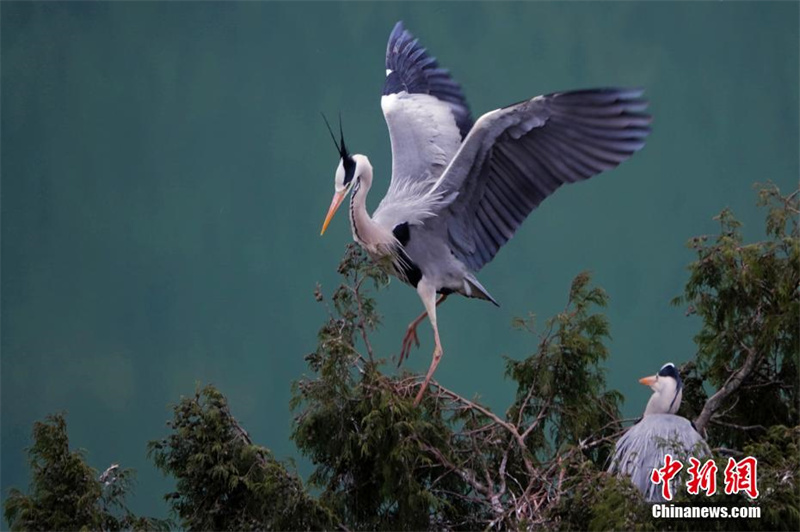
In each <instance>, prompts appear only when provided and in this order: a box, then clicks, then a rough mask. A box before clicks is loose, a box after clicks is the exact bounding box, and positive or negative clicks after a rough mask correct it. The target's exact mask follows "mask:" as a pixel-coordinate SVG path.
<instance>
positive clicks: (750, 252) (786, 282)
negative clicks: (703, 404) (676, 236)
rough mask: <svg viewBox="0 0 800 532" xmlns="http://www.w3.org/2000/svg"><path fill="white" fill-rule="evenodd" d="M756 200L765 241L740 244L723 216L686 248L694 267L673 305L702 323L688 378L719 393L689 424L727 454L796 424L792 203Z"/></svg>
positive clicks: (797, 280) (797, 326)
mask: <svg viewBox="0 0 800 532" xmlns="http://www.w3.org/2000/svg"><path fill="white" fill-rule="evenodd" d="M758 194H759V204H760V205H763V206H765V207H767V209H768V212H767V217H766V228H765V230H766V231H765V232H766V237H767V238H766V239H765V240H763V241H760V242H754V243H749V244H747V243H745V242H744V239H743V237H742V234H741V231H740V226H741V224H740V223H739V222H738V221H737V220H736V219H735V218H734V216H733V213H732V212H731V211H730V210H728V209H725V210H723V211H722V212H721V213H720V214H719V216H717V217H716V218H715V220H718V221H719V223H720V232H719V234H718V235H716V236H714V237H709V236H701V237H695V238H693V239H691V240H690V241H689V247H691V248H692V249H694V250H695V251H696V252H697V260H696V261H695V262H693V263H692V264H690V265H689V271H690V276H689V281H688V282H687V284H686V289H685V295H684V296H682V297H680V298H676V299H675V301H674V302H675V303H676V304H686V305H688V310H687V313H689V314H696V315H698V316H699V317H700V318H701V319H702V328H701V329H700V332H699V333H698V334H697V336H696V337H695V341H696V343H697V346H698V353H697V363H696V371H697V373H696V377H697V378H698V379H700V380H702V381H704V382H708V383H710V384H711V385H713V386H714V387H715V388H717V389H718V390H721V391H722V393H720V394H719V395H718V396H717V398H714V397H712V398H711V400H710V401H709V404H708V407H709V408H707V409H706V412H705V415H704V414H703V413H698V418H697V419H698V421H696V423H697V424H698V427H700V428H701V429H702V428H707V429H708V431H709V432H708V433H709V438H710V439H712V440H715V441H716V442H718V444H720V445H726V446H731V447H735V448H741V447H742V446H743V445H745V444H747V443H748V442H750V441H753V439H754V438H757V437H759V436H761V435H763V434H764V432H765V431H766V430H767V428H768V427H769V426H772V425H779V424H783V425H788V426H796V425H798V424H799V423H800V415H799V412H798V401H800V379H798V369H800V366H799V365H798V357H800V354H799V353H798V345H800V297H798V296H799V295H800V292H798V287H800V226H799V225H798V213H800V210H799V207H800V205H799V204H798V200H799V199H800V196H799V195H798V192H795V193H793V194H791V195H790V196H786V197H784V196H782V195H781V193H780V191H779V190H778V188H777V187H776V186H775V185H771V184H768V185H759V191H758ZM737 390H738V392H737ZM734 392H736V393H734ZM712 409H713V410H714V411H715V412H719V413H718V414H715V415H713V416H711V415H710V410H712ZM722 412H724V414H722Z"/></svg>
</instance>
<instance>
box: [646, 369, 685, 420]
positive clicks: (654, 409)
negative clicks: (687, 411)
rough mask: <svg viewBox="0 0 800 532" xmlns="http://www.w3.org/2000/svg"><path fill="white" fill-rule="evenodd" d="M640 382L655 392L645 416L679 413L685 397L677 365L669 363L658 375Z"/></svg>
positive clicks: (648, 403)
mask: <svg viewBox="0 0 800 532" xmlns="http://www.w3.org/2000/svg"><path fill="white" fill-rule="evenodd" d="M639 382H640V383H642V384H644V385H647V386H649V387H650V388H651V389H652V390H653V395H652V396H651V397H650V400H649V401H648V402H647V408H646V409H645V411H644V415H648V414H674V413H676V412H677V411H678V408H679V407H680V406H681V398H682V397H683V381H681V376H680V375H679V374H678V369H677V368H676V367H675V364H673V363H672V362H667V363H666V364H664V365H663V366H661V369H660V370H658V373H656V374H655V375H651V376H650V377H643V378H641V379H639Z"/></svg>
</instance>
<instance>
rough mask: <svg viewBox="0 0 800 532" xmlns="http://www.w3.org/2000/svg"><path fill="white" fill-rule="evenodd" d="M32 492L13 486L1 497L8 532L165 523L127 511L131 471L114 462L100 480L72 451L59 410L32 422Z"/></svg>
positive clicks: (162, 525) (161, 526)
mask: <svg viewBox="0 0 800 532" xmlns="http://www.w3.org/2000/svg"><path fill="white" fill-rule="evenodd" d="M28 457H29V462H30V466H31V475H32V481H31V489H30V494H27V495H26V494H24V493H22V492H21V491H19V490H17V489H14V488H12V489H11V490H10V493H9V497H8V499H7V500H6V501H5V518H6V521H8V524H9V526H10V528H11V530H100V529H102V530H127V529H137V530H142V529H165V528H167V526H168V523H167V522H163V521H159V520H155V519H146V518H140V517H136V516H135V515H133V514H132V513H131V512H129V511H128V509H127V507H126V506H125V495H126V493H127V492H128V491H129V490H130V487H131V484H132V481H133V473H132V471H131V470H129V469H120V468H119V466H117V465H113V466H111V467H110V468H108V470H106V472H105V473H103V475H102V476H100V478H98V473H97V471H96V470H95V469H93V468H92V467H90V466H89V465H88V464H87V463H86V460H85V458H84V454H83V452H81V451H70V449H69V438H68V436H67V423H66V420H65V419H64V416H63V415H62V414H56V415H52V416H48V417H47V419H46V420H45V421H37V422H36V423H34V425H33V445H32V446H31V447H30V448H29V449H28Z"/></svg>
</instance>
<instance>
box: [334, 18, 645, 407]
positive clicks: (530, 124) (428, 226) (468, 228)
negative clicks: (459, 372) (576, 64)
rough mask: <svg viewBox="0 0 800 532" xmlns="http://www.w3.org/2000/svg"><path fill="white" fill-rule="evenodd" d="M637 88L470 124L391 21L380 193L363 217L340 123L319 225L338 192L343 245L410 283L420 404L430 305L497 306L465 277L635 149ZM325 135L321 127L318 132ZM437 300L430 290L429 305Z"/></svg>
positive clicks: (579, 94) (359, 170) (639, 126)
mask: <svg viewBox="0 0 800 532" xmlns="http://www.w3.org/2000/svg"><path fill="white" fill-rule="evenodd" d="M642 93H643V91H642V90H640V89H620V88H605V89H590V90H581V91H574V92H562V93H554V94H548V95H545V96H537V97H535V98H531V99H529V100H524V101H522V102H520V103H516V104H513V105H509V106H507V107H503V108H501V109H496V110H494V111H490V112H488V113H486V114H484V115H483V116H481V117H480V118H479V119H478V120H477V121H476V122H473V120H472V117H471V114H470V110H469V106H468V104H467V101H466V99H465V98H464V94H463V93H462V91H461V87H460V86H459V84H458V83H456V82H455V81H453V79H452V78H451V77H450V75H449V72H448V71H447V70H445V69H443V68H440V67H439V65H438V63H437V61H436V59H435V58H434V57H432V56H431V55H429V54H428V53H427V51H426V49H425V48H423V47H422V46H421V45H420V44H419V42H418V40H417V39H415V38H414V37H413V36H412V35H411V34H410V33H409V32H408V31H407V30H406V29H405V28H404V27H403V24H402V22H398V23H397V25H395V27H394V29H393V30H392V33H391V35H390V36H389V44H388V46H387V49H386V81H385V83H384V86H383V96H382V97H381V108H382V109H383V114H384V117H385V119H386V124H387V125H388V127H389V135H390V137H391V145H392V179H391V183H390V184H389V190H388V191H387V193H386V196H385V197H384V198H383V200H382V201H381V203H380V205H378V208H377V209H376V210H375V212H374V213H373V215H372V217H370V215H369V214H368V213H367V208H366V197H367V193H368V192H369V189H370V188H371V186H372V177H373V174H372V165H371V164H370V162H369V159H367V157H365V156H364V155H358V154H356V155H351V154H350V152H349V151H348V150H347V147H346V146H345V142H344V135H343V134H342V131H341V122H340V124H339V127H340V130H339V142H338V143H337V142H336V139H335V137H334V135H333V131H331V136H332V137H334V143H336V144H337V149H338V150H339V155H340V161H339V166H338V168H337V169H336V174H335V185H334V187H335V193H334V195H333V200H332V201H331V205H330V209H329V210H328V214H327V216H326V217H325V221H324V223H323V225H322V232H321V234H322V233H324V232H325V229H327V227H328V224H329V223H330V221H331V219H332V218H333V215H334V213H335V212H336V210H337V209H338V208H339V206H340V205H341V204H342V202H343V201H344V199H345V197H346V196H347V194H348V193H352V195H351V198H350V222H351V225H352V229H353V238H354V240H355V241H356V242H358V243H359V244H360V245H361V247H363V248H364V249H365V250H366V251H367V253H368V254H369V255H370V257H371V258H372V259H373V260H375V261H376V262H378V263H379V264H381V265H383V266H384V267H385V268H386V269H387V270H388V272H389V273H390V274H392V275H395V276H397V277H398V278H399V279H400V280H402V281H403V282H405V283H407V284H409V285H411V286H412V287H414V288H416V290H417V293H418V294H419V297H420V298H421V299H422V303H423V305H424V306H425V312H424V313H422V314H421V315H420V316H419V317H418V318H417V319H416V320H414V321H413V322H411V324H410V325H409V326H408V329H407V331H406V334H405V337H404V338H403V345H402V349H401V352H400V357H399V361H400V362H402V360H403V358H404V357H406V356H407V355H408V353H409V351H410V349H411V344H412V342H414V343H416V344H417V345H419V340H418V339H417V334H416V328H417V325H418V324H419V323H420V322H421V321H422V320H423V319H424V318H425V316H426V315H427V317H428V319H429V320H430V322H431V326H432V327H433V334H434V342H435V348H434V351H433V359H432V361H431V365H430V368H429V369H428V373H427V375H426V378H425V381H424V383H423V385H422V387H421V388H420V391H419V393H418V395H417V397H416V401H415V403H416V404H418V403H419V401H420V400H421V398H422V395H423V393H424V390H425V389H426V388H427V385H428V383H429V382H430V379H431V377H432V376H433V372H434V371H435V370H436V366H437V365H438V364H439V361H440V360H441V357H442V352H443V351H442V344H441V341H440V339H439V329H438V327H437V325H436V307H437V305H438V304H440V303H441V302H442V301H444V300H445V298H446V297H447V296H448V295H449V294H452V293H457V294H461V295H463V296H466V297H472V298H479V299H484V300H487V301H491V302H492V303H494V304H495V305H497V301H495V299H494V298H493V297H492V296H491V295H490V294H489V292H488V291H487V290H486V289H485V288H484V287H483V286H482V285H481V283H480V282H479V281H478V279H477V277H476V276H475V274H476V273H477V272H478V271H479V270H480V269H481V268H482V267H483V266H485V265H486V264H487V263H488V262H489V261H491V260H492V258H494V256H495V254H496V253H497V251H498V250H499V249H500V247H501V246H503V244H505V243H506V242H508V240H509V239H510V238H511V237H512V236H513V235H514V233H515V232H516V230H517V228H518V227H519V226H520V224H522V222H523V221H524V220H525V218H527V216H528V214H530V212H531V211H532V210H533V209H534V208H536V207H537V206H538V205H539V204H540V203H541V202H542V200H544V199H545V198H546V197H548V196H549V195H550V194H552V193H553V192H555V190H556V189H557V188H558V187H560V186H561V185H563V184H565V183H574V182H576V181H583V180H585V179H588V178H590V177H592V176H594V175H597V174H599V173H600V172H602V171H604V170H609V169H611V168H615V167H616V166H617V165H619V164H620V163H621V162H623V161H625V160H626V159H628V158H629V157H630V156H631V155H633V154H634V153H635V152H636V151H638V150H640V149H641V148H642V147H643V146H644V144H645V138H646V137H647V135H648V134H649V132H650V128H649V124H650V116H649V115H648V114H645V113H643V111H644V109H645V108H646V107H647V102H646V101H645V100H643V99H642V98H641V95H642ZM328 128H329V130H330V126H328ZM437 294H438V295H439V298H438V301H437Z"/></svg>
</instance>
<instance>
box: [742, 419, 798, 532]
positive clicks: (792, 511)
mask: <svg viewBox="0 0 800 532" xmlns="http://www.w3.org/2000/svg"><path fill="white" fill-rule="evenodd" d="M744 452H745V454H747V455H749V456H757V457H758V468H759V476H758V489H759V492H760V497H759V499H758V505H759V506H760V507H761V511H762V514H761V522H760V523H759V525H760V527H761V528H762V529H763V530H798V529H800V427H794V428H787V427H784V426H781V425H776V426H774V427H770V429H769V430H768V431H767V434H766V435H765V436H764V437H763V438H760V439H759V440H758V441H756V442H754V443H751V444H750V445H748V446H746V447H745V448H744Z"/></svg>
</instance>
